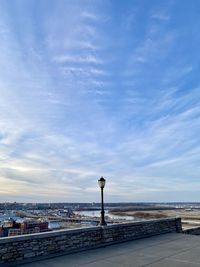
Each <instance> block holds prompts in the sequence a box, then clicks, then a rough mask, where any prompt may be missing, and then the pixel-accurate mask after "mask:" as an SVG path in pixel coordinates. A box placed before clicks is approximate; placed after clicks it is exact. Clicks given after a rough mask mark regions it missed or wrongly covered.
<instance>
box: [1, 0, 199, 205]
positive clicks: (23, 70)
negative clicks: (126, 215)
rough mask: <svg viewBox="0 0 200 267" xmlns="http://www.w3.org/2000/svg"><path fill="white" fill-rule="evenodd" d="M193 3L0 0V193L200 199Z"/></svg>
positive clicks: (22, 197)
mask: <svg viewBox="0 0 200 267" xmlns="http://www.w3.org/2000/svg"><path fill="white" fill-rule="evenodd" d="M199 14H200V2H199V1H198V0H193V1H187V0H176V1H161V0H160V1H157V0H152V1H148V0H140V1H136V0H132V1H128V0H126V1H114V0H113V1H111V0H102V1H98V0H96V1H87V0H81V1H76V0H73V1H72V0H71V1H70V0H68V1H64V0H57V1H52V0H43V1H39V0H34V1H32V0H29V1H27V0H13V1H6V0H0V51H1V52H0V181H1V187H0V201H34V202H39V201H40V202H41V201H51V202H53V201H63V202H64V201H68V202H69V201H72V202H76V201H77V202H78V201H80V202H87V201H92V202H93V201H94V202H95V201H99V189H98V185H97V180H98V178H99V177H100V176H101V175H103V176H105V178H106V179H107V184H106V188H105V199H106V201H113V202H115V201H199V200H200V199H199V189H200V179H199V178H200V164H199V163H200V78H199V77H200V76H199V71H200V53H199V47H200V35H199V29H200V17H199Z"/></svg>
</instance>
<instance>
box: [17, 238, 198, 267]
mask: <svg viewBox="0 0 200 267" xmlns="http://www.w3.org/2000/svg"><path fill="white" fill-rule="evenodd" d="M21 266H22V265H21ZM47 266H48V267H120V266H121V267H123V266H124V267H127V266H134V267H139V266H148V267H175V266H176V267H195V266H199V267H200V236H192V235H184V234H165V235H160V236H155V237H151V238H145V239H140V240H134V241H130V242H125V243H121V244H117V245H112V246H107V247H103V248H98V249H93V250H88V251H84V252H80V253H74V254H70V255H66V256H61V257H56V258H52V259H48V260H43V261H39V262H35V263H30V264H25V265H23V267H47Z"/></svg>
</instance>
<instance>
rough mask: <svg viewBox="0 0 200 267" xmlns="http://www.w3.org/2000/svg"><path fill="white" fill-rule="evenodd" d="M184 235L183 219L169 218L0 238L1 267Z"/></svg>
mask: <svg viewBox="0 0 200 267" xmlns="http://www.w3.org/2000/svg"><path fill="white" fill-rule="evenodd" d="M181 231H182V228H181V219H178V218H176V219H175V218H170V219H160V220H149V221H143V222H132V223H121V224H114V225H109V226H104V227H100V226H97V227H88V228H79V229H73V230H58V231H53V232H48V233H38V234H31V235H24V236H16V237H5V238H0V266H13V265H17V264H19V263H25V262H31V261H35V260H39V259H42V258H49V257H54V256H57V255H62V254H67V253H71V252H75V251H81V250H85V249H89V248H94V247H100V246H105V245H109V244H113V243H118V242H124V241H128V240H133V239H138V238H144V237H149V236H153V235H158V234H164V233H170V232H181Z"/></svg>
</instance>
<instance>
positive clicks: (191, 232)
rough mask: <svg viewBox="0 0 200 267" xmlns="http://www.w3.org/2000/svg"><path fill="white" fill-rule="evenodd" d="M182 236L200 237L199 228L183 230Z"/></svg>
mask: <svg viewBox="0 0 200 267" xmlns="http://www.w3.org/2000/svg"><path fill="white" fill-rule="evenodd" d="M183 234H187V235H200V227H195V228H189V229H186V230H183Z"/></svg>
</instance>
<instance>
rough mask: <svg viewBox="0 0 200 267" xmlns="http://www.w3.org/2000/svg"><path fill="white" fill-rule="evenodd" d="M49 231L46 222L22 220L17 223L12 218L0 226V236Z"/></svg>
mask: <svg viewBox="0 0 200 267" xmlns="http://www.w3.org/2000/svg"><path fill="white" fill-rule="evenodd" d="M46 231H49V229H48V222H40V221H24V222H19V223H17V222H16V221H14V220H13V219H10V220H8V221H5V222H4V223H3V225H2V226H1V228H0V236H15V235H24V234H33V233H40V232H46Z"/></svg>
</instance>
